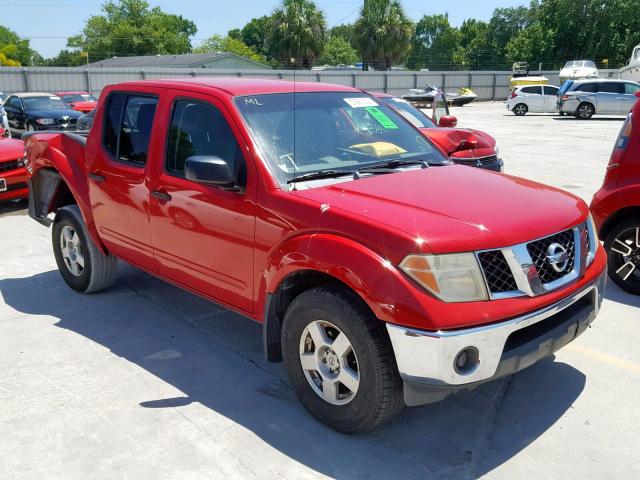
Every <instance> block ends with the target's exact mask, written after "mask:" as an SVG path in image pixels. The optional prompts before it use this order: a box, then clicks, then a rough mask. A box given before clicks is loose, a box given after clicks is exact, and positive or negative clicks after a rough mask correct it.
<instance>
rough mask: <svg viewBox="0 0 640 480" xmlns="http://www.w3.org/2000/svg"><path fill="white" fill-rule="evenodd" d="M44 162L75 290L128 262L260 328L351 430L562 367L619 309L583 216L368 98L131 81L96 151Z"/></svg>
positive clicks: (98, 121) (275, 85)
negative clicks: (584, 337) (443, 148)
mask: <svg viewBox="0 0 640 480" xmlns="http://www.w3.org/2000/svg"><path fill="white" fill-rule="evenodd" d="M26 148H27V158H28V168H29V169H30V170H31V172H32V177H31V180H30V181H31V188H30V199H29V213H30V215H31V216H32V217H33V218H35V219H36V220H38V221H39V222H41V223H43V224H44V225H51V224H53V229H52V230H53V231H52V242H53V251H54V255H55V258H56V261H57V264H58V267H59V270H60V274H61V276H62V278H63V279H64V281H65V282H66V283H67V284H68V285H69V286H70V287H72V288H74V289H75V290H77V291H80V292H86V293H90V292H96V291H98V290H101V289H104V288H106V287H108V286H109V285H110V284H111V283H112V282H113V281H114V278H115V274H116V258H119V259H122V260H124V261H126V262H128V263H130V264H133V265H135V266H137V267H139V268H142V269H144V270H146V271H148V272H150V273H151V274H153V275H156V276H158V277H160V278H163V279H166V280H167V281H169V282H171V283H174V284H176V285H179V286H181V287H183V288H185V289H188V290H191V291H193V292H195V293H197V294H199V295H202V296H204V297H206V298H209V299H211V300H213V301H215V302H218V303H220V304H222V305H225V306H227V307H229V308H231V309H233V310H235V311H237V312H239V313H241V314H243V315H245V316H247V317H249V318H251V319H253V320H256V321H258V322H261V323H262V324H263V336H264V350H265V354H266V356H267V358H268V359H269V360H272V361H279V360H283V361H284V365H285V369H286V371H287V374H288V376H289V379H290V381H291V384H292V386H293V388H294V390H295V392H296V394H297V395H298V397H299V398H300V400H301V402H302V403H303V404H304V406H305V407H306V408H307V409H308V410H309V411H310V412H311V413H312V414H313V415H314V416H316V417H317V418H319V419H320V420H322V421H323V422H326V423H327V424H329V425H331V426H332V427H334V428H336V429H338V430H340V431H343V432H350V433H353V432H360V431H365V430H367V429H370V428H372V427H374V426H376V425H378V424H380V423H381V422H383V421H385V420H387V419H389V418H391V417H392V416H393V415H394V414H395V413H397V412H398V411H399V410H400V409H401V407H402V406H403V404H407V405H418V404H424V403H429V402H433V401H437V400H439V399H442V398H444V397H446V396H447V395H449V394H451V393H452V392H455V391H456V390H460V389H470V388H474V387H475V386H477V385H479V384H480V383H482V382H486V381H489V380H492V379H495V378H499V377H501V376H504V375H509V374H511V373H514V372H516V371H518V370H521V369H523V368H525V367H527V366H529V365H531V364H533V363H535V362H536V361H537V360H539V359H540V358H543V357H546V356H548V355H551V354H552V353H553V352H554V351H556V350H557V349H559V348H560V347H562V346H563V345H565V344H567V343H568V342H570V341H572V340H573V339H574V338H575V337H576V336H577V335H579V334H581V333H582V332H583V331H584V330H585V329H586V328H587V326H588V325H589V324H590V323H591V322H592V321H593V320H594V318H595V316H596V314H597V312H598V309H599V307H600V304H601V301H602V296H603V292H604V284H605V283H604V282H605V277H606V275H605V274H604V270H605V265H606V255H605V253H604V250H603V249H602V247H601V246H600V243H599V241H598V239H597V236H596V232H595V229H594V226H593V223H592V221H591V218H590V216H589V209H588V206H587V205H586V204H585V203H584V202H583V201H582V200H580V199H579V198H577V197H575V196H573V195H570V194H568V193H566V192H563V191H561V190H558V189H555V188H552V187H547V186H545V185H541V184H538V183H534V182H530V181H527V180H523V179H520V178H516V177H510V176H506V175H501V174H498V173H494V172H488V171H484V170H479V169H475V168H468V167H465V166H459V165H452V164H451V163H450V162H449V160H448V159H447V158H446V157H445V156H444V155H443V154H442V153H441V152H440V150H439V149H437V148H435V147H434V146H433V145H432V144H431V143H430V142H429V140H428V139H426V138H425V137H424V136H423V135H421V134H420V132H419V131H418V130H417V129H416V128H415V126H413V125H412V124H411V123H409V122H408V121H406V120H405V119H404V118H403V117H402V116H401V115H400V114H398V113H397V112H395V111H394V110H392V109H391V108H389V107H387V106H385V105H384V104H382V103H380V102H379V101H377V100H376V99H375V98H374V97H372V96H370V95H368V94H366V93H364V92H362V91H360V90H357V89H353V88H349V87H344V86H337V85H326V84H321V83H302V82H296V83H293V82H287V81H271V80H250V79H200V78H198V79H195V78H194V79H185V80H157V81H141V82H131V83H122V84H119V85H112V86H109V87H107V88H106V89H105V90H104V91H103V92H102V95H101V97H100V101H99V103H98V107H97V110H96V115H95V123H94V126H93V128H92V129H91V132H90V133H89V134H88V137H86V138H85V137H82V136H79V135H77V134H73V133H68V132H67V133H36V134H31V135H29V136H28V138H27V141H26ZM212 375H215V373H214V372H212Z"/></svg>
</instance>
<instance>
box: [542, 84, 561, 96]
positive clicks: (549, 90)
mask: <svg viewBox="0 0 640 480" xmlns="http://www.w3.org/2000/svg"><path fill="white" fill-rule="evenodd" d="M558 90H559V89H558V88H556V87H547V86H545V87H544V94H545V95H550V96H552V97H555V96H556V95H558Z"/></svg>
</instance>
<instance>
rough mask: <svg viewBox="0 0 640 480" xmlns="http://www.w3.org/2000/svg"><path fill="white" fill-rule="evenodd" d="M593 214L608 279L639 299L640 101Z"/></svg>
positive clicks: (621, 137)
mask: <svg viewBox="0 0 640 480" xmlns="http://www.w3.org/2000/svg"><path fill="white" fill-rule="evenodd" d="M636 96H638V97H640V92H639V93H636ZM591 212H592V214H593V218H594V220H595V222H596V225H597V226H598V230H599V233H600V237H601V238H602V239H603V240H604V248H605V250H606V251H607V253H608V258H609V261H608V262H609V277H610V278H611V280H613V281H614V282H615V283H616V284H617V285H618V286H620V287H621V288H623V289H624V290H626V291H627V292H630V293H634V294H636V295H640V101H637V102H636V103H635V105H634V107H633V108H632V109H631V112H630V113H629V115H628V116H627V119H626V121H625V122H624V125H623V126H622V129H621V130H620V135H619V136H618V139H617V141H616V144H615V147H614V148H613V153H612V154H611V159H610V160H609V165H608V166H607V173H606V176H605V179H604V183H603V184H602V187H601V188H600V190H599V191H598V192H597V193H596V194H595V195H594V197H593V200H592V202H591Z"/></svg>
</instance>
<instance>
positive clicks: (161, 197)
mask: <svg viewBox="0 0 640 480" xmlns="http://www.w3.org/2000/svg"><path fill="white" fill-rule="evenodd" d="M151 195H152V196H153V197H155V198H157V199H158V200H162V201H163V202H168V201H170V200H171V195H169V194H168V193H167V192H162V191H160V190H155V191H153V192H151Z"/></svg>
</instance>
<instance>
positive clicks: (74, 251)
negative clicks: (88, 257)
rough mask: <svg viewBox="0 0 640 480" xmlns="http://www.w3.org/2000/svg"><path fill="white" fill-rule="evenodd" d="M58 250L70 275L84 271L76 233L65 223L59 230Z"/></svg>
mask: <svg viewBox="0 0 640 480" xmlns="http://www.w3.org/2000/svg"><path fill="white" fill-rule="evenodd" d="M60 252H61V253H62V259H63V260H64V264H65V265H66V266H67V269H68V270H69V272H71V274H72V275H74V276H76V277H79V276H80V275H82V272H83V271H84V255H83V253H82V244H81V243H80V237H79V236H78V233H77V232H76V231H75V230H74V229H73V228H72V227H70V226H68V225H65V226H64V227H63V228H62V231H61V232H60Z"/></svg>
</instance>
